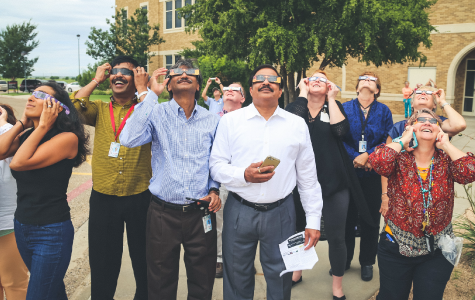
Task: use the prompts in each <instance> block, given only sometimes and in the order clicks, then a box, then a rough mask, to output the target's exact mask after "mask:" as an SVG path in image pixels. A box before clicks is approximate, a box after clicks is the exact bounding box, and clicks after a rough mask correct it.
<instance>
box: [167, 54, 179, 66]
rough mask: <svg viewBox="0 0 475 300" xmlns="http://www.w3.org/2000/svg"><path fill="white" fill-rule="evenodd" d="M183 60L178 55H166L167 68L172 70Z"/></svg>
mask: <svg viewBox="0 0 475 300" xmlns="http://www.w3.org/2000/svg"><path fill="white" fill-rule="evenodd" d="M180 59H182V57H181V55H178V54H169V55H165V67H166V68H167V69H168V70H170V68H171V67H172V66H173V65H174V64H176V63H177V61H179V60H180Z"/></svg>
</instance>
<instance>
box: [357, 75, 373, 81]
mask: <svg viewBox="0 0 475 300" xmlns="http://www.w3.org/2000/svg"><path fill="white" fill-rule="evenodd" d="M358 79H359V80H366V79H369V80H371V81H376V80H378V78H376V77H373V76H366V75H363V76H360V77H358Z"/></svg>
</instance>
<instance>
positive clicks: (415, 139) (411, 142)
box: [409, 132, 419, 149]
mask: <svg viewBox="0 0 475 300" xmlns="http://www.w3.org/2000/svg"><path fill="white" fill-rule="evenodd" d="M417 146H419V143H417V138H416V134H415V133H414V132H413V133H412V140H411V141H410V142H409V147H411V148H413V149H414V148H417Z"/></svg>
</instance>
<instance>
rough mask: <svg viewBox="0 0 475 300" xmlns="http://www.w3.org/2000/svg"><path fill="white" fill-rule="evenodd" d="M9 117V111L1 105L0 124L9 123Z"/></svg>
mask: <svg viewBox="0 0 475 300" xmlns="http://www.w3.org/2000/svg"><path fill="white" fill-rule="evenodd" d="M7 119H8V113H7V111H6V110H5V108H3V107H1V106H0V126H2V125H4V124H5V123H7Z"/></svg>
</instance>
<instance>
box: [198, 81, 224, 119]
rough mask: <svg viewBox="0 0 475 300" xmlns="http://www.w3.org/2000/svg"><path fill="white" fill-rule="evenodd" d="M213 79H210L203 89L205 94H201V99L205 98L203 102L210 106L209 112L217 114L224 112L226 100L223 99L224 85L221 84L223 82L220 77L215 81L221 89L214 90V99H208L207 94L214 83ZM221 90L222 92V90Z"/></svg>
mask: <svg viewBox="0 0 475 300" xmlns="http://www.w3.org/2000/svg"><path fill="white" fill-rule="evenodd" d="M212 80H213V79H211V78H209V79H208V81H207V82H206V86H205V88H204V89H203V93H201V97H203V100H204V101H205V104H206V105H208V106H209V112H210V113H212V114H217V113H219V112H221V111H222V110H223V105H224V100H223V98H222V97H221V92H223V84H222V83H221V80H219V78H218V77H216V78H215V79H214V81H216V83H217V84H219V89H218V88H217V87H214V88H213V97H214V98H211V97H208V96H207V95H206V93H208V88H209V86H210V84H211V83H212ZM220 89H221V90H220Z"/></svg>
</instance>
